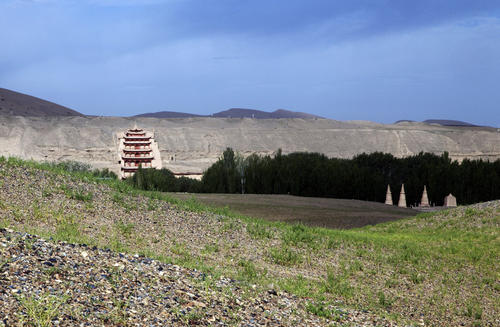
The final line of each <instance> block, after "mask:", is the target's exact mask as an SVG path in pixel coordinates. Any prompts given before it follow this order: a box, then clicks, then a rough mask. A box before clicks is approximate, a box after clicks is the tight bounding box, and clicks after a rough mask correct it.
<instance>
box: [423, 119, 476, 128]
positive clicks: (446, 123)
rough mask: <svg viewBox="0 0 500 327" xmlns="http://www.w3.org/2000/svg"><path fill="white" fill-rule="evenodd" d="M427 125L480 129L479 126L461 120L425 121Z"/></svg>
mask: <svg viewBox="0 0 500 327" xmlns="http://www.w3.org/2000/svg"><path fill="white" fill-rule="evenodd" d="M423 122H424V123H426V124H439V125H442V126H464V127H479V125H474V124H471V123H468V122H464V121H460V120H449V119H427V120H424V121H423Z"/></svg>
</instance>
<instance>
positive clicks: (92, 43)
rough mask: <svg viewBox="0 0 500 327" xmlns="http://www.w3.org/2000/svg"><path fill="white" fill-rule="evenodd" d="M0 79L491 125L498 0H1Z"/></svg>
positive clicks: (113, 104)
mask: <svg viewBox="0 0 500 327" xmlns="http://www.w3.org/2000/svg"><path fill="white" fill-rule="evenodd" d="M0 87H3V88H7V89H11V90H14V91H18V92H22V93H27V94H30V95H33V96H37V97H40V98H43V99H46V100H49V101H53V102H56V103H58V104H62V105H64V106H67V107H70V108H72V109H75V110H78V111H80V112H82V113H84V114H89V115H106V116H130V115H135V114H139V113H145V112H156V111H164V110H168V111H180V112H190V113H197V114H211V113H214V112H218V111H221V110H226V109H229V108H233V107H236V108H252V109H259V110H265V111H273V110H276V109H288V110H293V111H302V112H308V113H312V114H316V115H320V116H323V117H326V118H331V119H336V120H370V121H375V122H380V123H393V122H395V121H397V120H404V119H409V120H417V121H421V120H425V119H455V120H463V121H468V122H471V123H475V124H483V125H490V126H498V127H500V1H498V0H491V1H488V0H449V1H447V0H419V1H415V0H407V1H406V0H322V1H320V0H0Z"/></svg>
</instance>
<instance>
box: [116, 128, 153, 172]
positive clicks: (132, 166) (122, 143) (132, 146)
mask: <svg viewBox="0 0 500 327" xmlns="http://www.w3.org/2000/svg"><path fill="white" fill-rule="evenodd" d="M118 141H119V144H118V156H119V158H118V164H119V165H120V177H121V178H122V179H124V178H127V177H130V176H132V175H133V174H134V173H135V172H136V171H137V169H139V166H141V167H142V168H156V169H161V158H160V151H159V150H158V143H156V141H155V137H154V133H152V132H147V131H144V130H142V129H139V128H137V126H134V128H132V129H129V130H127V131H126V132H124V133H119V135H118Z"/></svg>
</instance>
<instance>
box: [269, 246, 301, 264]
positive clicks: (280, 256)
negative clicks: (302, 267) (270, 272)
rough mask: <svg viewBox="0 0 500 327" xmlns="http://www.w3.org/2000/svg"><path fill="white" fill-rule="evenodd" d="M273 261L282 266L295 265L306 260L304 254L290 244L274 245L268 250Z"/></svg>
mask: <svg viewBox="0 0 500 327" xmlns="http://www.w3.org/2000/svg"><path fill="white" fill-rule="evenodd" d="M268 256H269V258H270V259H271V262H273V263H275V264H278V265H281V266H293V265H297V264H300V263H302V262H303V261H304V259H303V258H302V256H301V255H300V254H299V253H298V252H296V251H294V250H293V249H291V248H290V247H288V246H281V247H274V248H271V249H270V250H269V252H268Z"/></svg>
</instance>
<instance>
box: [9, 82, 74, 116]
mask: <svg viewBox="0 0 500 327" xmlns="http://www.w3.org/2000/svg"><path fill="white" fill-rule="evenodd" d="M0 115H14V116H36V117H46V116H83V115H82V114H81V113H79V112H78V111H75V110H72V109H69V108H66V107H63V106H61V105H58V104H56V103H53V102H50V101H45V100H42V99H39V98H36V97H32V96H30V95H26V94H22V93H18V92H14V91H11V90H7V89H3V88H0Z"/></svg>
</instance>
